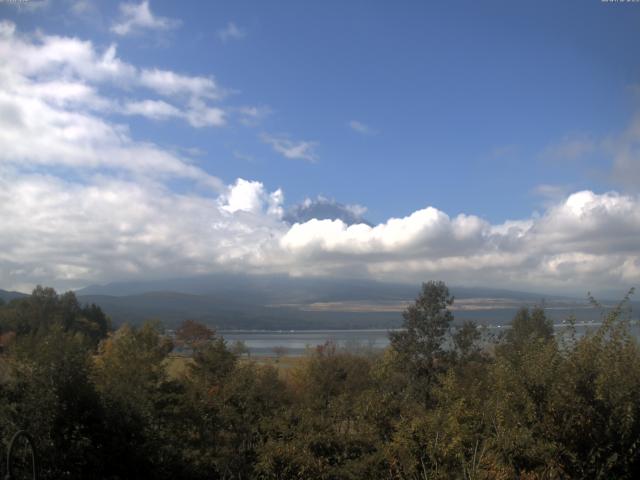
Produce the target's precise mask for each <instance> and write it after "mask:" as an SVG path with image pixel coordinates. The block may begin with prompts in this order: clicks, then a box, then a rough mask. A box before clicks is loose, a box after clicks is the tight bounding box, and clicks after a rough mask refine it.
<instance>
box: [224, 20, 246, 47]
mask: <svg viewBox="0 0 640 480" xmlns="http://www.w3.org/2000/svg"><path fill="white" fill-rule="evenodd" d="M246 36H247V32H245V31H244V30H243V29H241V28H240V27H238V26H237V25H236V24H235V23H233V22H229V23H228V24H227V26H226V27H225V28H223V29H220V30H218V37H219V38H220V40H222V41H223V42H227V41H228V40H240V39H243V38H244V37H246Z"/></svg>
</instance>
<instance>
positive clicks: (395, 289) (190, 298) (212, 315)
mask: <svg viewBox="0 0 640 480" xmlns="http://www.w3.org/2000/svg"><path fill="white" fill-rule="evenodd" d="M419 292H420V287H419V285H407V284H401V283H385V282H377V281H373V280H362V279H347V280H344V279H332V278H322V277H321V278H295V277H290V276H287V275H242V274H213V275H204V276H194V277H187V278H174V279H164V280H153V281H135V282H133V281H132V282H114V283H108V284H105V285H91V286H88V287H85V288H82V289H79V290H77V291H76V295H77V296H78V299H79V300H80V301H81V302H82V303H95V304H97V305H100V307H102V309H103V310H104V311H105V312H106V313H107V314H108V315H109V316H110V317H111V318H112V320H113V321H114V323H115V324H116V325H118V324H121V323H125V322H128V323H133V324H137V323H140V322H143V321H144V320H147V319H158V320H161V321H162V322H163V323H164V324H165V325H166V326H167V327H174V326H176V325H177V324H179V323H180V322H181V321H182V320H184V319H192V320H197V321H201V322H204V323H207V324H209V325H212V326H215V327H216V328H218V329H222V330H305V329H357V328H394V327H398V326H400V325H401V323H402V311H403V310H404V309H405V308H406V306H407V305H408V304H409V303H410V302H411V301H413V300H414V299H415V298H416V297H417V295H418V294H419ZM451 293H452V294H453V295H454V296H455V298H456V300H455V303H454V306H453V311H454V316H455V318H456V320H464V319H471V320H475V321H477V322H478V323H481V324H489V325H504V324H507V323H509V321H510V320H511V318H512V317H513V315H514V314H515V312H516V311H517V310H518V308H520V307H522V306H533V305H544V307H545V309H546V310H547V314H548V315H549V316H550V317H551V318H552V319H553V320H554V321H555V322H560V321H562V320H563V319H565V318H566V317H567V316H568V315H570V314H573V315H576V317H578V319H579V320H581V321H595V320H598V319H599V318H600V316H601V312H600V311H599V310H597V309H594V308H593V307H592V306H591V305H590V304H589V303H588V302H587V301H586V299H576V298H569V297H561V296H549V295H541V294H537V293H531V292H519V291H512V290H504V289H491V288H478V287H460V286H454V287H451ZM22 295H24V294H22V293H19V292H8V291H4V290H0V298H2V299H4V300H5V301H9V300H11V299H13V298H19V297H20V296H22ZM636 305H637V304H636Z"/></svg>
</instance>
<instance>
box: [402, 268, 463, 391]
mask: <svg viewBox="0 0 640 480" xmlns="http://www.w3.org/2000/svg"><path fill="white" fill-rule="evenodd" d="M451 305H453V296H452V295H451V294H450V293H449V288H448V287H447V286H446V285H445V283H444V282H442V281H429V282H426V283H423V284H422V291H421V293H420V295H419V296H418V298H417V299H416V300H415V302H414V303H413V304H412V305H410V306H409V307H407V309H406V310H405V311H404V312H403V314H402V316H403V318H404V323H403V325H402V327H403V329H402V330H400V331H397V332H391V333H390V340H391V347H392V348H393V350H394V351H395V353H396V354H397V359H398V360H399V364H400V365H401V366H402V368H404V369H406V370H407V373H408V374H409V380H410V384H411V385H412V387H413V388H414V389H417V393H418V394H419V396H421V397H422V399H423V400H425V401H428V390H429V388H430V386H431V384H432V383H433V381H434V379H435V378H436V376H437V374H438V373H440V372H442V371H443V369H444V368H445V365H446V360H447V352H445V351H444V349H443V344H444V341H445V338H446V336H447V334H448V333H449V328H450V326H451V322H452V321H453V314H452V313H451V311H450V310H449V307H450V306H451Z"/></svg>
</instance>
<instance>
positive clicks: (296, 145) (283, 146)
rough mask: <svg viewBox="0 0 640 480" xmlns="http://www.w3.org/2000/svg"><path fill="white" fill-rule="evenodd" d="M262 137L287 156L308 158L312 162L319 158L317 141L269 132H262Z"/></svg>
mask: <svg viewBox="0 0 640 480" xmlns="http://www.w3.org/2000/svg"><path fill="white" fill-rule="evenodd" d="M260 138H261V139H262V141H263V142H264V143H267V144H269V145H271V146H272V147H273V149H274V150H275V151H276V152H278V153H279V154H281V155H282V156H284V157H285V158H290V159H293V160H306V161H308V162H312V163H313V162H315V161H317V160H318V155H317V154H316V152H315V148H316V147H317V145H318V143H317V142H308V141H293V140H290V139H289V138H287V137H284V136H275V135H269V134H267V133H263V134H261V135H260Z"/></svg>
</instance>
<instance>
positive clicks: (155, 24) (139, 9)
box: [111, 0, 180, 36]
mask: <svg viewBox="0 0 640 480" xmlns="http://www.w3.org/2000/svg"><path fill="white" fill-rule="evenodd" d="M119 8H120V20H119V21H118V22H116V23H114V24H113V25H112V26H111V31H112V32H113V33H115V34H117V35H121V36H124V35H130V34H132V33H137V32H139V31H140V30H170V29H173V28H176V27H178V26H179V25H180V21H179V20H174V19H171V18H165V17H158V16H156V15H154V14H153V13H152V12H151V8H150V7H149V2H148V0H144V1H143V2H142V3H139V4H136V3H121V4H120V7H119Z"/></svg>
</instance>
